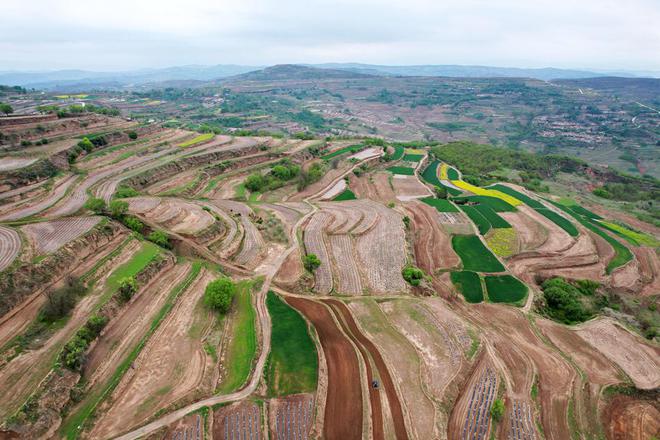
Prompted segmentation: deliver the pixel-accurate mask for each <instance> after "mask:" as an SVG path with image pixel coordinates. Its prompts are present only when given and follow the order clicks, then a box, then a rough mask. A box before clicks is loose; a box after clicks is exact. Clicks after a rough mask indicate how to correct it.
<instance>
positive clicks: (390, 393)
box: [323, 299, 408, 439]
mask: <svg viewBox="0 0 660 440" xmlns="http://www.w3.org/2000/svg"><path fill="white" fill-rule="evenodd" d="M323 302H324V303H326V304H328V305H330V306H331V308H332V309H333V310H334V313H335V315H336V316H337V318H338V321H339V322H340V324H342V325H343V326H344V333H345V334H347V335H349V336H350V337H352V339H353V341H354V342H355V344H356V345H357V347H358V349H359V350H360V352H361V353H362V357H363V358H364V361H365V364H370V363H371V362H373V363H374V364H375V367H376V369H377V370H378V377H380V380H381V382H382V385H383V388H384V390H385V392H386V394H387V401H388V403H389V410H390V415H391V417H392V421H393V423H394V431H395V434H396V438H397V439H407V438H408V433H407V432H406V424H405V420H404V416H403V409H402V408H401V402H400V401H399V396H398V395H397V391H396V387H395V385H394V381H393V380H392V376H391V375H390V372H389V370H388V369H387V365H386V364H385V361H384V360H383V357H382V356H381V354H380V351H378V349H377V348H376V346H375V345H374V343H373V342H371V340H369V339H368V338H367V337H366V336H365V335H364V334H363V333H362V332H361V331H360V329H359V328H358V326H357V324H356V323H355V320H354V319H353V316H352V315H351V312H350V310H349V309H348V307H346V305H345V304H344V303H343V302H341V301H337V300H333V299H327V300H324V301H323ZM370 370H371V368H370V367H368V369H367V375H368V376H369V375H370ZM367 379H368V383H371V381H372V380H373V376H372V377H371V378H369V377H367ZM369 392H370V399H371V402H372V420H373V424H374V431H373V432H374V438H382V437H377V436H376V433H377V432H378V430H377V429H376V427H377V426H379V425H380V427H381V429H380V435H381V436H383V432H382V416H381V420H379V421H377V420H376V419H375V418H374V417H373V414H374V408H373V402H374V401H378V406H379V407H380V396H379V393H378V391H377V390H374V389H373V387H370V388H369ZM371 394H373V396H371ZM378 409H379V410H380V408H378Z"/></svg>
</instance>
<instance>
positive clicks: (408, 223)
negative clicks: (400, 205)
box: [403, 215, 410, 228]
mask: <svg viewBox="0 0 660 440" xmlns="http://www.w3.org/2000/svg"><path fill="white" fill-rule="evenodd" d="M403 224H404V225H406V228H409V227H410V217H408V216H407V215H405V216H403Z"/></svg>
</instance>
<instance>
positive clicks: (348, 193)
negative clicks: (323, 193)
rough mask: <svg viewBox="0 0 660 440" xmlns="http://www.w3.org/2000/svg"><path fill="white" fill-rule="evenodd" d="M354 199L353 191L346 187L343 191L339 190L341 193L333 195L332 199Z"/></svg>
mask: <svg viewBox="0 0 660 440" xmlns="http://www.w3.org/2000/svg"><path fill="white" fill-rule="evenodd" d="M355 199H357V197H355V194H354V193H353V191H351V190H350V189H348V188H346V189H345V190H344V191H342V192H341V194H339V195H338V196H337V197H335V198H334V199H332V200H334V201H336V202H341V201H343V200H355Z"/></svg>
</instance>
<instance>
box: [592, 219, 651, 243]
mask: <svg viewBox="0 0 660 440" xmlns="http://www.w3.org/2000/svg"><path fill="white" fill-rule="evenodd" d="M595 223H596V224H597V225H598V226H600V227H602V228H605V229H607V230H608V231H611V232H613V233H615V234H617V235H618V236H620V237H621V238H623V239H625V240H626V241H627V242H628V243H630V244H633V245H635V246H641V245H644V246H651V247H658V246H660V241H658V240H656V239H655V237H652V236H650V235H648V234H644V233H642V232H637V231H633V230H631V229H628V228H626V227H625V226H621V225H619V224H617V223H612V222H608V221H605V220H602V221H598V222H595Z"/></svg>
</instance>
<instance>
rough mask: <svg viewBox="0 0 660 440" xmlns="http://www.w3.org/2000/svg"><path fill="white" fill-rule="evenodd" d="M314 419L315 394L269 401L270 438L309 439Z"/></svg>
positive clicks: (297, 395)
mask: <svg viewBox="0 0 660 440" xmlns="http://www.w3.org/2000/svg"><path fill="white" fill-rule="evenodd" d="M313 421H314V395H313V394H296V395H292V396H287V397H282V398H279V399H271V400H269V401H268V430H269V432H270V438H273V439H300V440H303V439H307V438H309V436H310V431H311V429H312V422H313ZM219 438H224V437H219ZM244 438H248V437H244ZM249 438H253V437H249ZM255 438H256V437H255Z"/></svg>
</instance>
